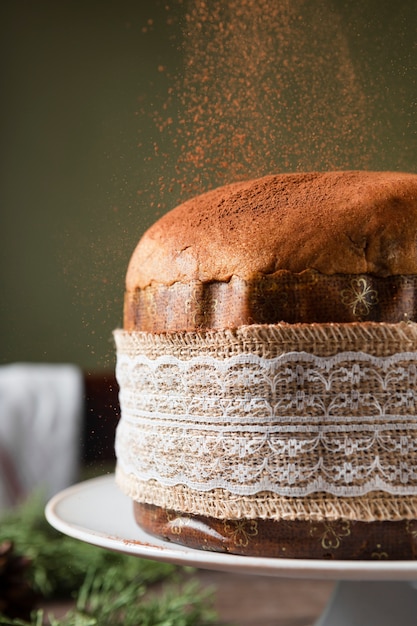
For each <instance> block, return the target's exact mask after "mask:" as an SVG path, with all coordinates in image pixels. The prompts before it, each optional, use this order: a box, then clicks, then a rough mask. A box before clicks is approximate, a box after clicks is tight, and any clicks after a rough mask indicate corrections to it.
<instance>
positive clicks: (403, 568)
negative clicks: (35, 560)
mask: <svg viewBox="0 0 417 626" xmlns="http://www.w3.org/2000/svg"><path fill="white" fill-rule="evenodd" d="M45 514H46V518H47V520H48V521H49V523H50V524H51V525H52V526H54V528H56V529H57V530H59V531H61V532H62V533H64V534H66V535H69V536H70V537H74V538H75V539H79V540H81V541H85V542H87V543H91V544H94V545H97V546H100V547H102V548H107V549H109V550H115V551H117V552H123V553H125V554H131V555H136V556H138V557H141V558H149V559H153V560H156V561H165V562H169V563H175V564H177V565H192V566H194V567H199V568H203V569H212V570H220V571H224V572H234V573H241V574H257V575H262V576H275V577H281V578H303V579H326V580H336V581H338V584H337V585H336V587H335V591H334V593H333V596H332V598H331V599H330V602H329V604H328V606H327V607H326V609H325V611H324V613H323V615H322V616H321V618H320V619H319V620H318V622H317V623H316V625H315V626H416V625H417V585H414V581H417V561H378V562H375V561H325V560H323V561H321V560H313V559H311V560H310V559H280V558H262V557H245V556H239V555H233V554H224V553H220V552H205V551H203V550H193V549H191V548H186V547H183V546H180V545H176V544H173V543H170V542H166V541H161V540H158V539H156V538H154V537H152V536H151V535H148V534H147V533H145V532H143V531H142V530H141V529H140V528H139V527H138V526H137V525H136V523H135V521H134V519H133V513H132V504H131V501H130V500H129V499H128V498H127V497H126V496H124V495H123V494H122V493H121V492H120V490H119V489H118V488H117V486H116V484H115V482H114V476H113V475H112V474H111V475H106V476H102V477H100V478H95V479H92V480H88V481H85V482H82V483H79V484H77V485H74V486H73V487H70V488H69V489H66V490H64V491H62V492H60V493H59V494H57V495H56V496H54V497H53V498H52V499H51V500H50V501H49V503H48V504H47V506H46V510H45Z"/></svg>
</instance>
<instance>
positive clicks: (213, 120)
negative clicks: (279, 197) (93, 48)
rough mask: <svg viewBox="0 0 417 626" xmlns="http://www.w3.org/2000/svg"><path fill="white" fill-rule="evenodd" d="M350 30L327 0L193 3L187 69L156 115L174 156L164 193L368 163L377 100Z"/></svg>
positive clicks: (187, 20)
mask: <svg viewBox="0 0 417 626" xmlns="http://www.w3.org/2000/svg"><path fill="white" fill-rule="evenodd" d="M345 30H346V26H345V25H344V23H343V20H342V18H341V16H340V14H339V13H338V11H337V10H336V8H335V6H334V3H333V2H332V1H331V0H319V1H318V2H308V1H307V0H278V1H276V2H270V1H269V0H228V1H227V2H226V1H223V2H219V1H215V2H207V1H205V0H192V1H191V2H189V3H188V8H187V11H186V13H185V17H184V18H183V43H182V53H183V59H184V68H183V71H182V73H181V74H180V75H178V76H176V77H174V82H173V86H172V89H171V90H170V93H169V97H168V100H167V103H166V106H165V107H164V108H163V110H162V112H161V111H160V112H159V113H158V115H156V116H155V121H156V123H157V125H158V128H159V129H160V131H161V136H160V142H161V145H166V144H167V143H168V144H170V145H171V148H172V152H171V154H172V155H174V154H175V155H176V157H175V158H176V159H177V160H176V168H175V176H174V177H171V178H170V179H169V180H167V179H166V177H164V168H163V167H161V170H160V178H159V190H158V191H159V194H160V195H161V197H162V196H163V195H164V191H165V190H167V189H169V190H171V192H172V191H174V192H175V193H174V196H175V200H177V199H178V200H183V199H186V198H187V197H190V196H192V195H195V194H197V193H200V192H202V191H206V190H208V189H210V188H213V187H216V186H219V185H222V184H225V183H229V182H233V181H236V180H242V179H248V178H254V177H258V176H262V175H265V174H268V173H275V172H279V171H281V172H289V171H312V170H321V171H323V170H335V169H367V168H368V167H369V165H370V163H372V156H373V152H374V151H375V150H377V149H378V148H377V146H376V142H375V141H374V138H373V137H372V125H371V124H369V123H368V121H369V114H370V111H371V103H370V102H369V95H366V94H365V91H364V88H363V85H362V83H361V79H360V78H359V77H358V72H357V69H356V68H355V65H354V63H353V61H352V58H351V53H350V49H349V41H348V38H347V34H346V32H345ZM168 110H170V111H171V112H172V111H174V112H175V111H176V112H177V116H178V117H177V119H173V117H172V113H171V114H170V115H167V113H166V112H167V111H168ZM158 150H159V146H158V147H157V151H158ZM164 156H165V157H166V156H167V154H166V153H165V155H164ZM171 199H172V198H171Z"/></svg>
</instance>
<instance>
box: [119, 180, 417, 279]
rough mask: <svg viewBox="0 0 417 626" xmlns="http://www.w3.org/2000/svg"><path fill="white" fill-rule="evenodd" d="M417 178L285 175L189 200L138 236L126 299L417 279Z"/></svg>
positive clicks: (217, 190)
mask: <svg viewBox="0 0 417 626" xmlns="http://www.w3.org/2000/svg"><path fill="white" fill-rule="evenodd" d="M416 241H417V174H404V173H396V172H358V171H352V172H327V173H308V174H279V175H271V176H265V177H263V178H260V179H257V180H252V181H246V182H241V183H235V184H232V185H227V186H225V187H221V188H219V189H215V190H213V191H209V192H207V193H205V194H203V195H201V196H198V197H196V198H193V199H191V200H188V201H187V202H185V203H183V204H181V205H180V206H178V207H177V208H175V209H173V210H172V211H170V212H169V213H167V214H166V215H165V216H164V217H162V218H161V219H160V220H159V221H158V222H156V223H155V224H154V225H153V226H152V227H151V228H150V229H149V230H148V231H147V232H146V233H145V235H144V236H143V237H142V239H141V241H140V242H139V244H138V246H137V248H136V250H135V252H134V254H133V256H132V258H131V261H130V264H129V268H128V272H127V277H126V288H127V291H134V290H136V289H143V288H144V287H146V286H148V285H150V284H152V283H159V284H163V285H171V284H173V283H175V282H189V281H202V282H211V281H227V280H230V278H231V277H232V276H237V277H239V278H241V279H244V280H252V279H255V278H257V277H258V278H259V277H262V276H271V275H274V274H277V273H278V272H280V271H282V270H287V271H290V272H293V273H299V272H302V271H304V270H308V269H313V270H316V271H317V272H320V273H322V274H327V275H332V274H337V273H339V274H373V275H376V276H389V275H401V274H403V275H413V274H417V247H416Z"/></svg>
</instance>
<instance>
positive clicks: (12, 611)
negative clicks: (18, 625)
mask: <svg viewBox="0 0 417 626" xmlns="http://www.w3.org/2000/svg"><path fill="white" fill-rule="evenodd" d="M29 566H30V560H29V559H28V558H26V557H24V556H20V555H18V554H15V552H14V546H13V543H12V542H11V541H3V543H0V614H3V615H6V616H7V617H10V618H20V619H29V618H30V613H31V611H32V609H33V608H34V606H35V603H36V601H37V599H38V596H37V594H36V593H35V592H34V591H33V589H32V587H31V585H30V583H29V581H28V579H27V578H26V574H27V570H28V568H29Z"/></svg>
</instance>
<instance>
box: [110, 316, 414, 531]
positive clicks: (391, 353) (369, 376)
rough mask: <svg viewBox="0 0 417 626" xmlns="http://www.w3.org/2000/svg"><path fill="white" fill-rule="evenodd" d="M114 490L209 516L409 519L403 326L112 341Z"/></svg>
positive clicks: (408, 386)
mask: <svg viewBox="0 0 417 626" xmlns="http://www.w3.org/2000/svg"><path fill="white" fill-rule="evenodd" d="M115 340H116V345H117V358H118V363H117V377H118V381H119V384H120V390H121V391H120V401H121V409H122V418H121V421H120V424H119V427H118V432H117V439H116V453H117V457H118V464H117V480H118V482H119V484H120V486H121V488H122V489H123V490H124V491H126V492H127V493H128V495H129V496H130V497H132V498H134V499H135V500H137V501H140V502H146V503H149V504H154V505H157V506H161V507H166V508H170V509H175V510H180V511H184V512H187V513H198V514H201V515H208V516H212V517H221V518H226V519H228V518H239V517H249V518H264V519H266V518H267V519H287V520H288V519H294V520H295V519H301V520H303V519H317V520H320V519H339V518H346V519H356V520H362V521H372V520H376V519H378V520H386V519H389V520H393V519H413V518H415V517H417V436H416V435H417V422H416V398H417V395H416V394H417V374H416V364H417V353H416V351H415V349H416V346H417V343H416V340H417V325H416V324H414V323H398V324H379V323H368V324H359V323H358V324H355V323H353V324H302V325H288V324H278V325H265V326H264V325H251V326H245V327H241V328H239V329H237V330H230V331H229V330H226V331H206V332H202V333H186V332H185V333H170V334H166V335H163V334H160V335H154V334H148V333H141V332H130V333H129V332H126V331H122V330H118V331H115Z"/></svg>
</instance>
